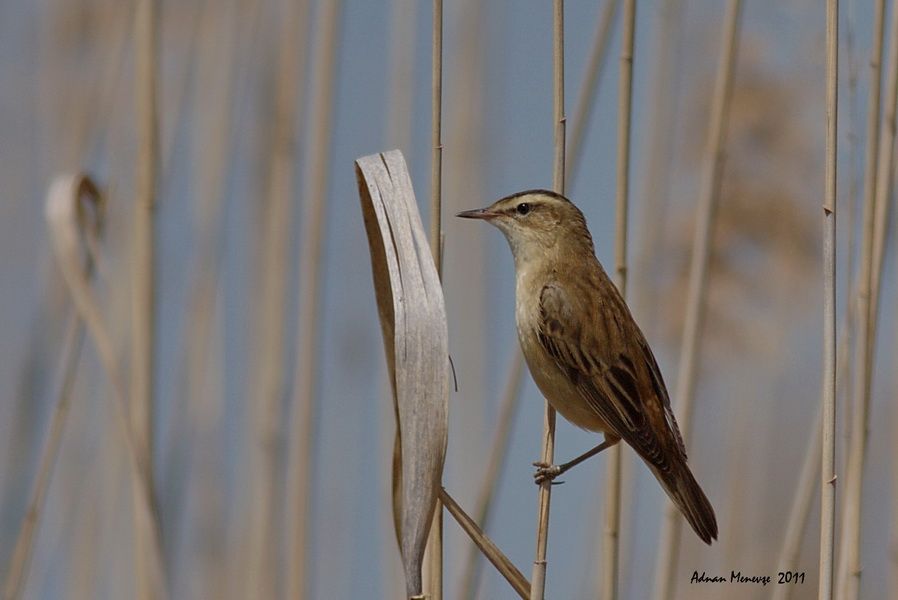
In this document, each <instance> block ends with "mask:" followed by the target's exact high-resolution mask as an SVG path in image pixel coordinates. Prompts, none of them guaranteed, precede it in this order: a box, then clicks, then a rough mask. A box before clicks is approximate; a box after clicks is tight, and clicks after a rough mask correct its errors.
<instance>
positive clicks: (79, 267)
mask: <svg viewBox="0 0 898 600" xmlns="http://www.w3.org/2000/svg"><path fill="white" fill-rule="evenodd" d="M101 198H102V196H101V194H100V192H99V190H98V188H97V186H96V184H94V183H93V181H91V179H90V178H89V177H87V176H86V175H83V174H76V175H62V176H59V177H57V178H56V179H54V180H53V183H52V184H51V186H50V191H49V192H48V194H47V203H46V206H45V215H46V219H47V225H48V226H49V229H50V240H51V243H52V246H53V253H54V255H55V257H56V262H57V264H58V265H59V268H60V271H61V272H62V276H63V279H64V280H65V282H66V285H67V287H68V289H69V293H70V294H71V295H72V302H73V303H74V304H75V308H76V310H77V312H78V316H79V317H80V318H81V319H82V320H83V321H84V324H85V326H86V328H87V331H88V332H89V333H90V335H91V337H92V338H93V341H94V344H96V347H97V353H98V354H99V356H100V362H101V363H102V365H103V369H104V371H105V372H106V376H107V377H108V378H109V383H110V386H111V387H112V392H113V417H114V418H115V420H116V425H117V426H118V428H119V430H120V431H121V434H122V437H123V441H124V443H125V448H126V453H127V455H128V460H129V467H130V469H129V475H130V478H131V486H132V493H133V494H134V511H135V512H134V527H135V534H136V535H140V536H141V539H142V540H145V541H146V544H147V546H148V547H147V548H146V551H147V555H148V560H149V565H148V570H149V573H148V577H149V579H150V582H149V587H150V590H149V592H150V594H151V595H152V597H153V598H165V597H166V588H165V572H164V568H163V562H162V553H161V545H160V540H159V518H158V514H157V511H156V506H155V502H154V500H153V496H152V492H151V490H150V488H149V487H148V484H147V481H148V478H147V477H146V474H147V472H148V471H147V470H148V466H149V457H148V456H147V455H146V449H145V448H143V447H141V446H139V445H138V444H136V443H135V439H134V432H133V430H132V428H131V426H130V421H129V420H128V409H127V404H126V402H127V396H126V393H125V391H124V390H125V388H124V385H123V384H122V378H121V376H120V373H119V368H118V361H117V359H116V355H115V350H114V346H113V343H112V337H111V335H110V334H109V330H108V328H107V327H106V323H105V321H104V320H103V317H102V312H101V310H100V304H99V302H98V301H97V299H96V298H95V297H94V294H93V290H92V289H91V287H90V282H89V279H88V275H87V271H86V270H85V268H84V264H85V260H84V255H85V253H86V252H89V254H90V256H91V257H92V259H93V260H95V261H99V262H100V266H101V267H102V261H100V256H99V254H98V252H97V240H98V234H99V231H100V224H101V222H102V219H101V216H102V214H103V203H102V200H101ZM100 271H101V272H102V268H101V269H100Z"/></svg>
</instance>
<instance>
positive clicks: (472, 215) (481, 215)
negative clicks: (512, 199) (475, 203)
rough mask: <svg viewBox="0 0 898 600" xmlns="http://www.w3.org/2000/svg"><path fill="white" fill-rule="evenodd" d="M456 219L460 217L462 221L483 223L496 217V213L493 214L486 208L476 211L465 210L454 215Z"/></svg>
mask: <svg viewBox="0 0 898 600" xmlns="http://www.w3.org/2000/svg"><path fill="white" fill-rule="evenodd" d="M455 216H456V217H461V218H462V219H483V220H484V221H489V220H490V219H492V218H493V217H497V216H498V213H495V212H493V211H491V210H489V209H488V208H478V209H477V210H466V211H463V212H460V213H458V214H457V215H455Z"/></svg>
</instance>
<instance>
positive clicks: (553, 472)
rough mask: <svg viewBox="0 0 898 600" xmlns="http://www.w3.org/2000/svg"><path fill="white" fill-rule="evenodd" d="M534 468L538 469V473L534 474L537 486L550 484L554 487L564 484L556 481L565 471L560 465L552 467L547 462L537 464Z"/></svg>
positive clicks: (534, 464)
mask: <svg viewBox="0 0 898 600" xmlns="http://www.w3.org/2000/svg"><path fill="white" fill-rule="evenodd" d="M533 466H534V467H536V472H534V473H533V481H534V483H536V485H542V484H543V483H545V482H547V481H548V482H550V483H551V484H552V485H560V484H562V483H564V482H563V481H554V479H555V478H556V477H558V476H559V475H561V474H562V473H563V472H564V471H563V470H562V468H561V466H560V465H550V464H549V463H545V462H535V463H533Z"/></svg>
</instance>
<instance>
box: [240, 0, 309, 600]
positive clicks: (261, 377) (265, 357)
mask: <svg viewBox="0 0 898 600" xmlns="http://www.w3.org/2000/svg"><path fill="white" fill-rule="evenodd" d="M281 8H282V10H284V11H286V14H281V15H279V18H278V23H279V25H280V31H279V40H278V59H277V60H278V66H277V70H276V77H277V83H276V91H275V102H274V103H275V106H274V126H273V128H272V131H271V139H272V148H271V156H270V159H269V160H270V171H269V174H268V195H269V201H268V207H267V213H266V224H265V241H264V249H263V253H264V254H263V257H262V260H263V264H264V267H263V269H262V286H261V294H260V302H261V307H260V308H261V311H260V312H259V315H260V317H261V319H260V320H261V322H260V330H259V345H258V353H257V358H256V361H257V362H256V365H255V367H256V369H257V373H258V375H257V379H256V382H255V384H254V386H253V388H254V390H255V392H254V393H252V394H250V397H255V398H256V399H257V400H256V402H254V407H253V408H254V410H253V415H252V418H253V419H254V420H255V423H254V427H253V429H254V440H253V444H254V448H253V462H252V464H253V474H252V476H253V478H254V479H255V481H254V484H253V499H252V514H251V523H252V524H251V531H250V540H249V544H250V546H249V552H250V554H249V572H248V575H247V577H246V580H245V585H246V588H245V594H246V596H259V597H268V598H271V597H274V596H276V595H277V592H276V590H277V573H278V571H277V563H278V561H277V558H276V557H277V556H278V553H277V547H278V537H279V536H278V533H277V531H278V524H277V519H278V515H279V514H281V510H280V507H281V506H282V505H281V502H280V501H279V497H278V496H279V494H278V493H277V490H278V479H279V477H280V471H281V468H282V463H281V460H282V457H283V454H282V448H283V444H282V443H281V440H282V436H283V435H284V434H283V428H282V423H283V422H284V417H283V415H282V404H283V398H284V393H285V390H284V386H285V376H284V367H285V364H284V360H285V356H284V353H285V328H284V323H285V322H286V319H287V283H288V282H289V281H290V272H291V269H290V262H291V261H290V252H289V250H290V232H291V224H292V223H293V221H294V219H293V202H294V197H295V193H294V189H295V183H294V180H295V177H294V170H295V168H296V162H297V152H296V146H297V145H296V137H297V131H296V116H297V114H299V113H300V109H299V105H300V99H301V95H300V94H299V93H298V90H299V85H300V82H301V81H302V69H303V66H304V64H305V61H304V60H302V46H301V42H302V40H303V39H304V34H305V27H304V24H305V22H306V17H307V13H308V8H309V2H308V0H297V1H291V2H286V3H283V4H282V5H281Z"/></svg>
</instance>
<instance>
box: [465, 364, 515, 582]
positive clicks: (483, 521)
mask: <svg viewBox="0 0 898 600" xmlns="http://www.w3.org/2000/svg"><path fill="white" fill-rule="evenodd" d="M523 375H524V358H523V355H522V354H521V353H520V351H516V352H515V353H514V356H512V358H511V365H510V366H509V369H508V376H507V379H506V380H505V388H504V389H505V391H504V392H503V393H502V400H501V402H500V403H499V415H498V417H497V419H496V422H497V428H496V432H495V433H494V434H493V447H492V449H491V450H490V454H489V462H488V463H487V467H486V472H485V473H484V475H483V482H482V483H481V485H480V492H479V493H478V496H477V501H476V503H475V504H474V520H475V522H476V523H479V524H480V526H481V527H482V528H483V529H484V530H485V529H486V528H487V526H488V525H489V522H490V516H491V515H492V511H491V510H490V509H491V508H492V506H493V497H494V495H495V493H496V484H497V482H498V481H499V477H500V475H501V473H502V468H503V466H504V465H505V457H506V455H507V454H506V451H507V449H508V441H509V440H510V439H511V426H512V424H513V423H514V420H515V414H516V413H517V410H518V406H519V404H520V403H519V402H518V399H519V398H520V396H521V394H520V392H521V384H522V383H523ZM480 565H481V562H480V553H479V552H478V551H477V548H476V547H475V546H471V547H470V548H469V550H468V556H467V560H466V561H465V569H464V572H463V574H462V577H461V585H460V586H459V594H458V600H466V599H468V598H474V597H476V595H477V587H478V585H479V581H480V571H481V570H480Z"/></svg>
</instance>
